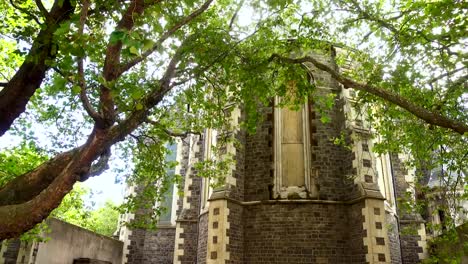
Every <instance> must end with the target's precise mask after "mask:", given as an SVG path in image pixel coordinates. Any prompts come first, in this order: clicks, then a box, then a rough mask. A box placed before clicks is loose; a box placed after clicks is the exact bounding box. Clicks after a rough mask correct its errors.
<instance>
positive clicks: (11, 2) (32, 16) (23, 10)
mask: <svg viewBox="0 0 468 264" xmlns="http://www.w3.org/2000/svg"><path fill="white" fill-rule="evenodd" d="M10 4H11V5H12V6H13V7H14V8H15V9H17V10H18V11H20V12H22V13H24V14H26V15H28V16H29V17H30V18H32V19H33V20H34V21H35V22H36V23H37V24H38V25H39V26H40V25H42V23H41V21H39V18H37V17H36V16H35V15H34V14H33V13H31V11H29V10H28V9H26V8H22V7H20V6H17V5H16V4H15V3H14V2H13V0H10Z"/></svg>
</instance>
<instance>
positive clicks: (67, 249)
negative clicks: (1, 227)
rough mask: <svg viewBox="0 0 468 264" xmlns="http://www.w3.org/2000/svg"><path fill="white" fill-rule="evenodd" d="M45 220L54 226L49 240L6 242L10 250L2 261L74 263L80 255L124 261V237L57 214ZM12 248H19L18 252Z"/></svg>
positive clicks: (114, 263)
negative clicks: (85, 226)
mask: <svg viewBox="0 0 468 264" xmlns="http://www.w3.org/2000/svg"><path fill="white" fill-rule="evenodd" d="M46 221H47V225H48V227H49V228H50V230H51V232H50V233H48V234H47V238H48V240H47V241H46V242H41V243H37V242H34V243H26V242H23V243H20V241H19V240H15V241H14V243H10V244H9V246H7V247H8V251H7V252H8V253H9V254H8V256H7V258H4V259H1V258H0V263H1V264H16V263H29V264H63V263H73V261H74V260H78V259H81V260H83V261H89V262H88V263H110V264H120V263H121V261H122V249H123V243H122V241H118V240H116V239H113V238H110V237H106V236H103V235H99V234H96V233H93V232H91V231H89V230H86V229H83V228H81V227H78V226H75V225H72V224H69V223H66V222H63V221H60V220H57V219H55V218H49V219H48V220H46ZM20 246H21V250H20ZM2 248H3V246H2ZM13 249H16V252H14V250H13ZM18 250H19V253H20V254H18ZM4 256H5V254H4ZM15 256H17V258H15ZM91 261H93V262H91ZM99 261H100V262H99Z"/></svg>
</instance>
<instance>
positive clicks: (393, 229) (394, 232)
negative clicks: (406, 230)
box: [385, 212, 401, 264]
mask: <svg viewBox="0 0 468 264" xmlns="http://www.w3.org/2000/svg"><path fill="white" fill-rule="evenodd" d="M385 219H386V222H387V225H388V240H389V243H390V259H391V263H392V264H399V263H401V249H400V234H399V227H398V222H397V220H398V219H397V218H396V217H395V216H394V215H392V214H390V213H388V212H387V213H386V214H385Z"/></svg>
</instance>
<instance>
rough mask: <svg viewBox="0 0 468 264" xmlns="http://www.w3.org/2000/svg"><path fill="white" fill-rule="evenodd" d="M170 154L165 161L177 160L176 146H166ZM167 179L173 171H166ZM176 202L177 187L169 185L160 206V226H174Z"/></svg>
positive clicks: (172, 169)
mask: <svg viewBox="0 0 468 264" xmlns="http://www.w3.org/2000/svg"><path fill="white" fill-rule="evenodd" d="M168 149H169V151H170V153H169V154H168V155H167V156H166V161H175V160H176V159H177V144H171V145H169V146H168ZM167 175H168V177H169V178H172V177H174V175H175V169H174V168H170V169H168V170H167ZM171 182H172V180H171ZM176 202H177V187H176V186H175V184H172V183H171V184H170V186H169V188H168V190H167V191H166V193H165V194H164V199H163V200H162V202H161V203H160V206H161V207H163V208H165V209H164V211H163V213H162V214H161V215H160V216H159V224H160V225H173V224H175V222H174V221H175V203H176Z"/></svg>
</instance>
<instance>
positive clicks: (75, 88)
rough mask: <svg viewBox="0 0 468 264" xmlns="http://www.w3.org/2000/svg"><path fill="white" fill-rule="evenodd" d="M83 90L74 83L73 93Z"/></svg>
mask: <svg viewBox="0 0 468 264" xmlns="http://www.w3.org/2000/svg"><path fill="white" fill-rule="evenodd" d="M80 91H81V88H80V87H79V86H78V85H73V87H72V93H73V94H79V93H80Z"/></svg>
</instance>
